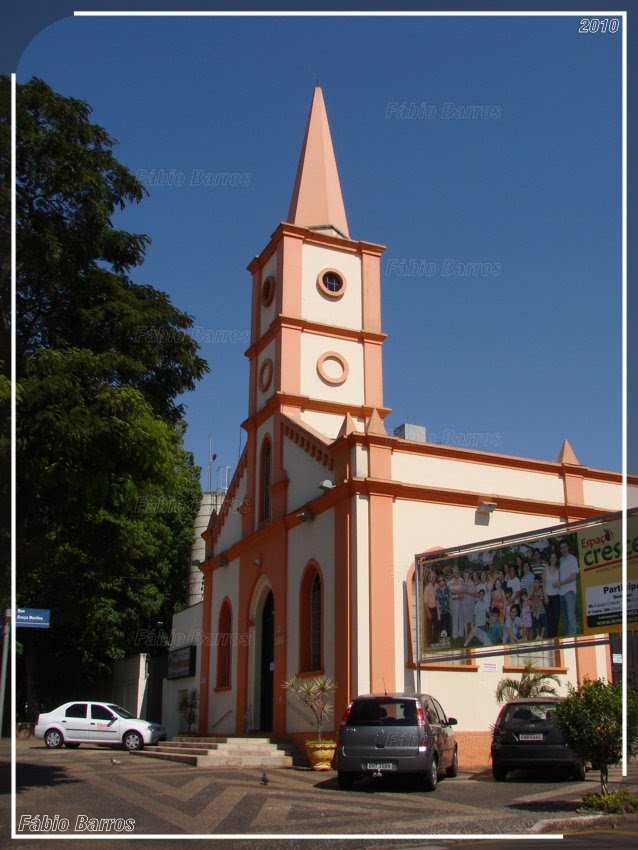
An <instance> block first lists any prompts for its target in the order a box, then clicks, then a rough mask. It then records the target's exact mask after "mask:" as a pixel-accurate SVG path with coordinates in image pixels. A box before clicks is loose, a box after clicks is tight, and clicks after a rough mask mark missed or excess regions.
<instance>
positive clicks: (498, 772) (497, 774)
mask: <svg viewBox="0 0 638 850" xmlns="http://www.w3.org/2000/svg"><path fill="white" fill-rule="evenodd" d="M492 776H493V777H494V781H495V782H505V778H506V777H507V770H506V769H505V768H504V767H498V766H497V765H495V764H494V765H492Z"/></svg>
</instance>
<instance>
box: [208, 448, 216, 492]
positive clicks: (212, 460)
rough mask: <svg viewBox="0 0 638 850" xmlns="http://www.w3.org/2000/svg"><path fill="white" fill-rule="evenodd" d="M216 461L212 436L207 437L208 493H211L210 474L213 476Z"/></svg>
mask: <svg viewBox="0 0 638 850" xmlns="http://www.w3.org/2000/svg"><path fill="white" fill-rule="evenodd" d="M216 460H217V455H216V454H215V453H214V452H213V435H212V434H209V435H208V492H209V493H211V492H212V490H213V484H212V480H211V478H212V474H213V464H214V463H215V461H216Z"/></svg>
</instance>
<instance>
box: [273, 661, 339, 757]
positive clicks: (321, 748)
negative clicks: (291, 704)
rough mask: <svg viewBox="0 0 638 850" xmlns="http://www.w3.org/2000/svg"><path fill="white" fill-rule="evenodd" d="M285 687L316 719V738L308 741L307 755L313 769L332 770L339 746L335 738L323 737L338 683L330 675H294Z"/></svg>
mask: <svg viewBox="0 0 638 850" xmlns="http://www.w3.org/2000/svg"><path fill="white" fill-rule="evenodd" d="M283 687H284V688H285V689H286V690H287V691H288V692H289V693H291V694H293V695H294V696H295V697H297V699H298V700H299V701H300V702H301V703H302V704H303V705H305V706H306V708H308V709H310V711H311V712H312V715H313V717H314V721H315V732H316V736H317V737H316V738H315V739H313V740H310V741H306V755H307V756H308V761H309V762H310V766H311V767H312V769H313V770H330V767H331V765H332V759H333V756H334V753H335V749H336V747H337V742H336V741H334V740H325V739H324V738H323V737H322V728H323V723H324V720H326V718H328V717H329V716H330V715H331V714H332V705H331V703H330V698H331V695H332V694H333V693H334V691H335V689H336V687H337V685H336V683H335V682H334V681H333V680H332V679H331V678H330V677H329V676H313V677H312V678H309V679H300V678H298V677H297V676H293V677H292V679H288V680H287V681H286V682H284V684H283Z"/></svg>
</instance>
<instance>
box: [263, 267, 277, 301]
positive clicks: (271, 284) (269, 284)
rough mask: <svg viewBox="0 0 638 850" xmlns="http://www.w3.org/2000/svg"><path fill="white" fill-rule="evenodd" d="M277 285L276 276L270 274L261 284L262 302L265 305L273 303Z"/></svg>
mask: <svg viewBox="0 0 638 850" xmlns="http://www.w3.org/2000/svg"><path fill="white" fill-rule="evenodd" d="M276 287H277V283H276V281H275V278H274V277H273V276H272V275H271V274H269V275H268V277H267V278H266V279H265V280H264V282H263V283H262V285H261V303H262V304H263V305H264V307H269V306H270V305H271V304H272V300H273V298H274V297H275V289H276Z"/></svg>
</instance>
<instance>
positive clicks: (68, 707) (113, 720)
mask: <svg viewBox="0 0 638 850" xmlns="http://www.w3.org/2000/svg"><path fill="white" fill-rule="evenodd" d="M35 737H36V738H42V739H43V740H44V745H45V746H46V747H49V748H56V747H61V746H62V744H65V745H66V746H67V747H79V746H80V744H96V745H97V744H110V745H112V746H120V747H121V746H123V747H125V748H126V749H127V750H141V749H142V747H144V745H145V744H156V743H157V742H158V741H165V740H166V732H165V731H164V727H163V726H160V724H159V723H151V722H149V721H148V720H141V719H140V718H139V717H133V715H132V714H130V713H129V712H128V711H127V710H126V709H125V708H122V707H121V706H120V705H115V704H114V703H111V702H65V703H64V705H60V706H58V708H55V709H53V711H48V712H46V713H45V714H41V715H40V716H39V717H38V722H37V724H36V727H35Z"/></svg>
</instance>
